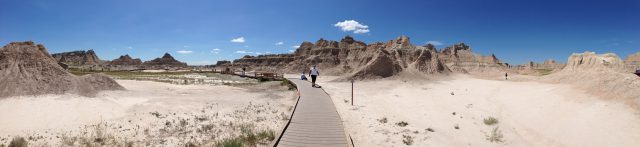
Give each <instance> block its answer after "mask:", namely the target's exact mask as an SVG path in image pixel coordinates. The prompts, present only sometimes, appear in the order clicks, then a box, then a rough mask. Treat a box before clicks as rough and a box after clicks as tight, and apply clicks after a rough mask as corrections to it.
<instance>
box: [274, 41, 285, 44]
mask: <svg viewBox="0 0 640 147" xmlns="http://www.w3.org/2000/svg"><path fill="white" fill-rule="evenodd" d="M283 44H284V42H282V41H280V42H278V43H276V45H283Z"/></svg>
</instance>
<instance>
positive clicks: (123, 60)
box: [107, 55, 142, 66]
mask: <svg viewBox="0 0 640 147" xmlns="http://www.w3.org/2000/svg"><path fill="white" fill-rule="evenodd" d="M107 64H109V65H131V66H136V65H140V64H142V60H140V58H136V59H133V58H131V56H129V55H122V56H120V57H118V59H113V60H112V61H110V62H108V63H107Z"/></svg>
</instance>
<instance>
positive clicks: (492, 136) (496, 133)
mask: <svg viewBox="0 0 640 147" xmlns="http://www.w3.org/2000/svg"><path fill="white" fill-rule="evenodd" d="M486 137H487V140H489V141H491V142H504V139H503V138H504V135H502V131H500V129H499V128H498V127H495V128H493V130H491V132H490V133H489V134H488V135H486Z"/></svg>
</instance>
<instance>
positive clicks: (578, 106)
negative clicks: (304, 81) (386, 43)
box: [288, 75, 640, 146]
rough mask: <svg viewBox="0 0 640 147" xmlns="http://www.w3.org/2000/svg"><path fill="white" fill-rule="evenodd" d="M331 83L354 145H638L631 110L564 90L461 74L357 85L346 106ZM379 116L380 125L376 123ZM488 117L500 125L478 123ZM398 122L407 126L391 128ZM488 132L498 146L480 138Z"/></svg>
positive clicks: (636, 119) (345, 94) (344, 90)
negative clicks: (496, 134) (498, 138)
mask: <svg viewBox="0 0 640 147" xmlns="http://www.w3.org/2000/svg"><path fill="white" fill-rule="evenodd" d="M288 76H289V77H299V76H298V75H288ZM335 78H337V77H326V76H321V77H320V78H319V83H320V85H321V86H322V87H323V88H324V89H325V91H326V92H327V93H329V94H330V96H331V97H332V99H333V102H334V103H335V105H336V107H337V109H338V112H339V114H340V115H341V117H342V119H343V121H344V125H345V130H346V133H347V135H351V137H352V138H353V141H354V144H355V146H405V144H403V141H402V140H403V135H406V136H411V138H412V139H413V144H412V145H411V146H640V114H639V113H638V111H637V110H634V109H632V108H630V107H629V106H628V105H625V104H623V103H622V102H617V101H607V100H603V99H601V98H597V97H595V96H592V95H588V94H585V93H586V92H585V91H582V90H580V89H576V88H573V87H572V86H569V85H560V84H545V83H538V82H512V81H502V80H483V79H477V78H473V77H471V76H468V75H453V76H451V77H448V78H447V79H446V80H440V81H423V80H398V79H395V80H389V79H383V80H373V81H357V82H356V83H355V100H354V102H355V106H351V105H350V102H348V101H349V100H350V99H351V84H350V83H349V82H329V81H330V80H332V79H335ZM495 79H500V78H495ZM451 93H453V95H451ZM454 112H455V113H456V114H455V115H453V114H452V113H454ZM383 117H386V118H387V119H388V122H387V123H381V122H379V121H378V119H381V118H383ZM487 117H495V118H497V119H498V120H499V123H498V124H497V125H493V126H488V125H485V124H484V123H483V119H484V118H487ZM400 121H405V122H408V123H409V125H408V126H406V127H400V126H397V125H396V124H395V123H397V122H400ZM455 125H458V126H459V129H454V126H455ZM495 127H499V130H500V131H501V132H502V134H503V136H504V137H503V138H502V139H503V140H504V141H503V142H490V141H488V140H487V135H488V134H489V133H490V132H491V130H492V129H493V128H495ZM427 128H431V129H433V130H434V132H429V131H426V129H427Z"/></svg>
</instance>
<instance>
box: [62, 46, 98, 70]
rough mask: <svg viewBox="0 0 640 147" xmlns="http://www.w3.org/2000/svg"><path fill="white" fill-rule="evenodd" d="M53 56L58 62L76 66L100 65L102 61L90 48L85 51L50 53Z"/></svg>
mask: <svg viewBox="0 0 640 147" xmlns="http://www.w3.org/2000/svg"><path fill="white" fill-rule="evenodd" d="M51 56H53V58H55V59H56V60H57V61H58V62H62V63H65V64H68V65H73V66H78V65H100V64H101V63H102V61H100V58H98V56H97V55H96V53H95V52H94V51H93V50H92V49H90V50H87V51H84V50H80V51H71V52H63V53H55V54H52V55H51Z"/></svg>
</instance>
